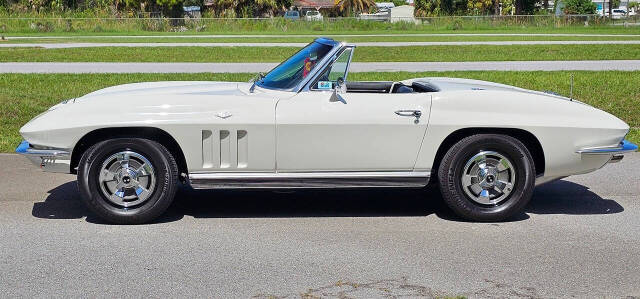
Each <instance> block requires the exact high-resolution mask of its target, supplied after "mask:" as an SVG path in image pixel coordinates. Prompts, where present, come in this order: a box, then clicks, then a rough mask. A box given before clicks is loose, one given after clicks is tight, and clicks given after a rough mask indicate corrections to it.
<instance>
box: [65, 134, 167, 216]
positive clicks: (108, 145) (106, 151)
mask: <svg viewBox="0 0 640 299" xmlns="http://www.w3.org/2000/svg"><path fill="white" fill-rule="evenodd" d="M123 151H132V152H135V153H139V154H140V155H142V156H144V158H146V159H147V160H148V162H150V163H151V165H152V167H153V170H154V171H153V172H154V174H153V175H152V176H153V177H154V178H155V183H154V188H153V190H151V191H150V192H149V193H150V195H149V196H148V197H147V198H146V200H145V201H143V202H141V203H140V204H138V205H136V206H132V207H122V206H118V205H116V204H114V203H113V202H110V201H109V199H108V197H107V196H106V195H105V192H104V191H102V190H101V188H103V187H101V185H100V180H99V176H100V171H101V169H102V165H103V163H104V162H105V161H106V160H107V159H108V158H109V157H112V155H114V154H115V153H119V152H123ZM149 179H150V178H149ZM177 183H178V166H177V164H176V161H175V159H174V158H173V156H172V155H171V153H170V152H169V151H168V150H167V149H166V148H165V147H164V146H163V145H162V144H160V143H157V142H155V141H153V140H149V139H143V138H116V139H110V140H106V141H103V142H99V143H97V144H95V145H93V146H91V147H90V148H89V149H87V151H86V152H85V153H84V154H83V155H82V158H81V159H80V162H79V164H78V188H79V189H80V195H81V197H82V200H83V201H84V203H85V204H86V205H87V207H88V208H89V209H90V210H91V211H92V212H94V213H95V214H96V215H98V216H99V217H100V218H102V219H104V220H106V221H107V222H110V223H115V224H142V223H147V222H150V221H152V220H154V219H155V218H157V217H158V216H160V215H162V214H163V213H164V212H165V211H166V210H167V208H168V207H169V206H170V205H171V202H172V201H173V198H174V196H175V193H176V190H177Z"/></svg>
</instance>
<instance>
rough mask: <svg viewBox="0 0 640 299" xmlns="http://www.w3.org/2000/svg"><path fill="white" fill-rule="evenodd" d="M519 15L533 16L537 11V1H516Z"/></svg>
mask: <svg viewBox="0 0 640 299" xmlns="http://www.w3.org/2000/svg"><path fill="white" fill-rule="evenodd" d="M514 2H515V7H516V14H517V15H532V14H533V13H534V12H535V10H536V0H515V1H514Z"/></svg>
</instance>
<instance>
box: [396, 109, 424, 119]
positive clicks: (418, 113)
mask: <svg viewBox="0 0 640 299" xmlns="http://www.w3.org/2000/svg"><path fill="white" fill-rule="evenodd" d="M396 114H397V115H400V116H414V117H418V118H419V117H420V116H422V111H420V110H398V111H396Z"/></svg>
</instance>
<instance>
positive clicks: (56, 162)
mask: <svg viewBox="0 0 640 299" xmlns="http://www.w3.org/2000/svg"><path fill="white" fill-rule="evenodd" d="M16 153H18V154H21V155H23V156H25V157H27V158H28V159H29V160H30V161H31V162H32V163H33V164H34V165H36V166H38V167H40V168H41V169H42V170H43V171H47V172H60V173H69V172H70V170H71V167H70V165H71V153H70V152H68V151H65V150H59V149H36V148H33V147H32V146H31V144H29V142H27V141H25V140H23V141H22V142H20V145H18V147H17V148H16Z"/></svg>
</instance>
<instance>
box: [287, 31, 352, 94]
mask: <svg viewBox="0 0 640 299" xmlns="http://www.w3.org/2000/svg"><path fill="white" fill-rule="evenodd" d="M336 48H337V50H336V51H335V52H334V51H333V50H332V51H331V52H332V53H331V55H329V54H327V57H328V58H329V59H327V61H326V63H324V64H323V65H322V66H321V67H319V68H316V69H315V70H317V71H316V72H315V73H313V77H312V78H310V79H309V80H306V82H302V83H304V85H302V86H301V88H300V89H299V90H298V92H303V91H310V90H312V88H311V84H313V82H316V79H317V78H318V76H320V75H322V73H323V72H324V71H325V70H326V68H328V67H331V65H332V64H333V62H334V61H335V60H336V59H338V57H340V55H341V54H342V52H344V51H345V50H346V49H347V48H351V49H352V50H351V53H350V54H349V62H347V69H346V72H345V75H344V81H345V83H346V82H347V76H348V75H349V68H350V67H351V60H352V59H353V52H354V51H353V49H355V48H356V46H355V45H350V44H346V43H344V42H341V43H340V44H339V45H337V46H336ZM334 50H335V49H334ZM309 77H311V76H307V78H309Z"/></svg>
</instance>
